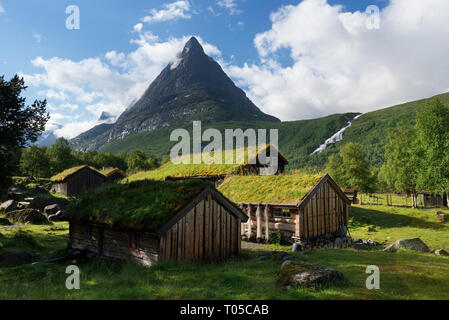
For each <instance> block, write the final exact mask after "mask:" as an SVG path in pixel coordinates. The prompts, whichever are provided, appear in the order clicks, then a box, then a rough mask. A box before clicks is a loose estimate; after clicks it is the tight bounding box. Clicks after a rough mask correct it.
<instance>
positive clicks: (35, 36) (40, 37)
mask: <svg viewBox="0 0 449 320" xmlns="http://www.w3.org/2000/svg"><path fill="white" fill-rule="evenodd" d="M33 38H34V40H36V42H37V43H41V42H42V38H43V36H42V35H41V34H40V33H37V32H33Z"/></svg>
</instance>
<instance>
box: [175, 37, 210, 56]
mask: <svg viewBox="0 0 449 320" xmlns="http://www.w3.org/2000/svg"><path fill="white" fill-rule="evenodd" d="M192 53H200V54H205V53H204V50H203V47H202V46H201V44H200V43H199V41H198V40H197V39H196V38H195V37H191V38H190V39H189V41H187V43H186V45H185V46H184V50H183V51H182V55H181V56H183V57H185V56H186V55H187V54H192Z"/></svg>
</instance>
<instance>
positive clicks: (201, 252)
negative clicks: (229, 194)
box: [160, 197, 241, 262]
mask: <svg viewBox="0 0 449 320" xmlns="http://www.w3.org/2000/svg"><path fill="white" fill-rule="evenodd" d="M240 224H241V223H240V220H239V218H237V217H236V216H234V215H233V214H232V213H230V212H229V211H228V210H227V209H225V208H224V207H223V206H222V205H220V204H219V203H218V202H216V201H215V200H214V199H213V198H211V197H206V198H205V199H203V200H202V201H200V202H199V203H198V204H197V205H196V206H195V207H194V208H193V209H191V210H190V211H189V212H188V213H187V214H186V215H185V216H184V217H183V218H181V219H180V220H179V221H178V222H177V223H176V224H175V225H173V226H172V227H171V228H170V229H169V230H168V231H167V232H166V233H165V234H164V235H162V237H161V241H160V257H161V259H162V260H174V261H197V262H208V261H211V260H224V259H226V258H227V257H229V256H231V255H238V254H239V253H240V246H241V242H240Z"/></svg>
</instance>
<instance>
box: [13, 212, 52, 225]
mask: <svg viewBox="0 0 449 320" xmlns="http://www.w3.org/2000/svg"><path fill="white" fill-rule="evenodd" d="M6 218H8V219H10V220H13V221H17V222H19V223H31V224H52V223H51V222H50V221H48V219H47V217H46V216H44V215H43V214H42V213H40V212H39V211H38V210H34V209H24V210H16V211H11V212H9V213H8V214H6Z"/></svg>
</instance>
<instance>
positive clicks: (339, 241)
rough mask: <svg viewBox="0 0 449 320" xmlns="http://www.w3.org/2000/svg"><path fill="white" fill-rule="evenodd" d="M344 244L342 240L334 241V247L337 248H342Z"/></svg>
mask: <svg viewBox="0 0 449 320" xmlns="http://www.w3.org/2000/svg"><path fill="white" fill-rule="evenodd" d="M342 244H343V241H342V240H341V238H336V239H335V241H334V246H335V248H341V247H342Z"/></svg>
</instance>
